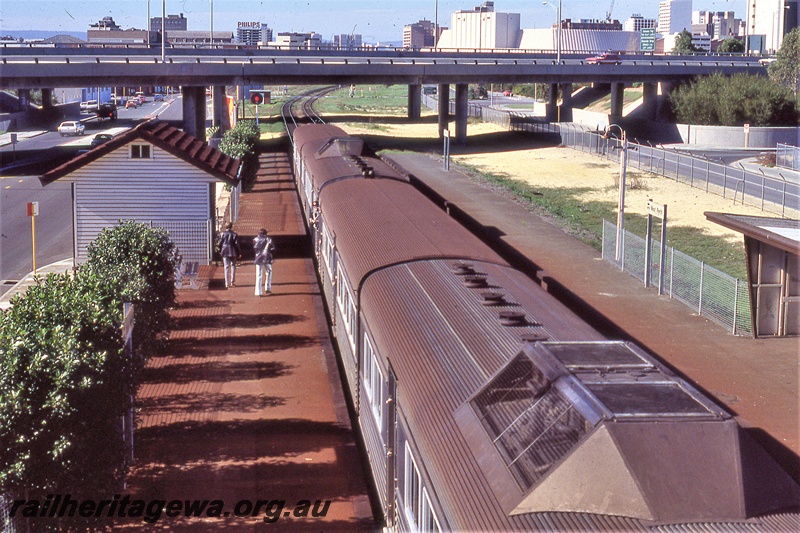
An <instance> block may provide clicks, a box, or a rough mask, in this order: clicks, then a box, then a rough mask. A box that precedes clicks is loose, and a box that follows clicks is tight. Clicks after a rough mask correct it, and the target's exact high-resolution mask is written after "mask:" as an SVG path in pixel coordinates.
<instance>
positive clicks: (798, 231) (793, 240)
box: [704, 211, 800, 255]
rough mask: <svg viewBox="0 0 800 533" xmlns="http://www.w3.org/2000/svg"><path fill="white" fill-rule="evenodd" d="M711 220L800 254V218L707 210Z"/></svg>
mask: <svg viewBox="0 0 800 533" xmlns="http://www.w3.org/2000/svg"><path fill="white" fill-rule="evenodd" d="M704 214H705V216H706V218H707V219H708V220H710V221H711V222H716V223H717V224H719V225H720V226H724V227H726V228H728V229H732V230H734V231H738V232H741V233H743V234H744V235H745V236H746V237H751V238H753V239H757V240H759V241H761V242H765V243H767V244H771V245H772V246H774V247H776V248H779V249H781V250H783V251H785V252H789V253H792V254H795V255H800V220H796V219H790V218H773V217H757V216H749V215H730V214H727V213H714V212H711V211H706V212H705V213H704Z"/></svg>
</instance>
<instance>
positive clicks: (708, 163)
mask: <svg viewBox="0 0 800 533" xmlns="http://www.w3.org/2000/svg"><path fill="white" fill-rule="evenodd" d="M710 173H711V163H710V162H709V160H708V159H706V192H708V175H709V174H710Z"/></svg>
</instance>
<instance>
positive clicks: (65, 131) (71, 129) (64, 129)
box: [58, 120, 86, 137]
mask: <svg viewBox="0 0 800 533" xmlns="http://www.w3.org/2000/svg"><path fill="white" fill-rule="evenodd" d="M84 131H86V126H84V125H83V124H81V122H80V121H78V120H67V121H66V122H62V123H61V124H59V125H58V133H60V134H61V136H62V137H63V136H65V135H83V132H84Z"/></svg>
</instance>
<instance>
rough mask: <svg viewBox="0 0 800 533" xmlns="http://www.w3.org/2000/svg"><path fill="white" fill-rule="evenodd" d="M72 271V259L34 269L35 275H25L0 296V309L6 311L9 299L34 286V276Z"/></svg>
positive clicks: (9, 303) (9, 305) (9, 302)
mask: <svg viewBox="0 0 800 533" xmlns="http://www.w3.org/2000/svg"><path fill="white" fill-rule="evenodd" d="M70 271H72V258H71V257H70V258H69V259H64V260H62V261H58V262H56V263H52V264H50V265H45V266H43V267H41V268H37V269H36V274H35V275H34V273H33V272H31V273H29V274H28V275H26V276H25V277H24V278H22V279H21V280H19V281H18V282H17V283H16V284H15V285H14V286H13V287H11V288H10V289H8V290H7V291H6V292H5V293H3V294H0V309H8V308H9V307H11V299H12V298H13V297H14V296H16V295H17V294H24V293H25V291H26V290H28V287H30V286H31V285H33V284H34V278H35V277H36V276H40V277H43V278H44V277H47V275H48V274H52V273H55V274H63V273H64V272H70Z"/></svg>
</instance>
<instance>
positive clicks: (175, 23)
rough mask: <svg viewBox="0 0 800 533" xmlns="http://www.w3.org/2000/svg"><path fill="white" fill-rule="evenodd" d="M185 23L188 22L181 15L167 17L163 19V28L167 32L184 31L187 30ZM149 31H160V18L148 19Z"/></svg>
mask: <svg viewBox="0 0 800 533" xmlns="http://www.w3.org/2000/svg"><path fill="white" fill-rule="evenodd" d="M187 22H188V20H187V18H186V17H184V16H183V13H181V14H180V15H167V17H166V18H165V19H164V28H165V29H166V30H167V31H186V30H187V29H188V26H187ZM150 31H155V32H160V31H161V17H151V18H150Z"/></svg>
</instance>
